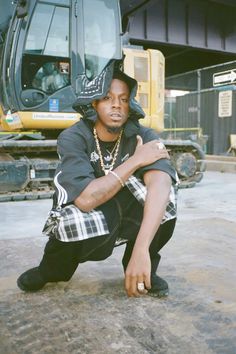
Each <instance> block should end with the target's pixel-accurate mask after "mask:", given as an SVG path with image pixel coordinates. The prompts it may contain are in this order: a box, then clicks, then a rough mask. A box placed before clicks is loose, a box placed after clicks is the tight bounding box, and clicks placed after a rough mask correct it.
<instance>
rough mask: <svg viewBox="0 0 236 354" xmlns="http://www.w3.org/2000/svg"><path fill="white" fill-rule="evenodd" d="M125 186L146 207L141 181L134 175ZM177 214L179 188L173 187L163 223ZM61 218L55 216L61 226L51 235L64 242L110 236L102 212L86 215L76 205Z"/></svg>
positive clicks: (71, 206)
mask: <svg viewBox="0 0 236 354" xmlns="http://www.w3.org/2000/svg"><path fill="white" fill-rule="evenodd" d="M125 184H126V186H127V188H128V189H129V190H130V192H131V193H132V194H133V195H134V197H135V198H136V199H137V200H138V201H139V202H140V203H141V204H142V205H144V202H145V198H146V194H147V188H146V186H145V185H144V184H143V183H142V182H141V180H140V179H138V178H137V177H135V176H133V175H132V176H131V177H130V178H129V179H128V180H127V181H126V183H125ZM176 212H177V188H176V186H172V187H171V191H170V198H169V203H168V205H167V208H166V212H165V214H164V217H163V220H162V223H164V222H166V221H168V220H170V219H174V218H175V217H176ZM60 216H61V217H60ZM60 216H56V215H55V217H58V218H59V224H58V227H57V228H55V230H53V231H52V233H51V234H52V235H53V236H54V237H56V238H57V239H59V240H61V241H63V242H71V241H81V240H85V239H88V238H92V237H97V236H103V235H107V234H109V230H108V226H107V223H106V219H105V216H104V214H103V213H102V211H100V210H92V211H90V212H86V213H85V212H82V211H81V210H80V209H79V208H77V207H76V206H75V205H68V206H66V207H65V208H63V209H62V210H61V211H60ZM52 217H53V215H52ZM75 235H76V236H75Z"/></svg>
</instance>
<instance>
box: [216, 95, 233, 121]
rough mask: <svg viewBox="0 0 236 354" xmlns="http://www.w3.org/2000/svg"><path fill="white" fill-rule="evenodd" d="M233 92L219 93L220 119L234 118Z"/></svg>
mask: <svg viewBox="0 0 236 354" xmlns="http://www.w3.org/2000/svg"><path fill="white" fill-rule="evenodd" d="M232 97H233V95H232V91H221V92H219V101H218V116H219V118H225V117H231V116H232Z"/></svg>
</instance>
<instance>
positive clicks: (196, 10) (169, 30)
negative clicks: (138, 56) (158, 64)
mask: <svg viewBox="0 0 236 354" xmlns="http://www.w3.org/2000/svg"><path fill="white" fill-rule="evenodd" d="M121 10H122V13H123V15H126V16H127V15H128V16H129V20H130V21H129V27H128V28H129V36H130V42H131V43H132V44H136V45H142V46H143V47H144V48H155V49H159V50H161V51H162V52H163V54H164V56H165V58H166V76H172V75H175V74H179V73H182V72H186V71H191V70H194V69H199V68H203V67H206V66H212V65H215V64H219V63H224V62H228V61H232V60H235V59H236V20H235V19H236V1H235V0H147V1H144V0H136V1H135V0H131V1H128V0H121Z"/></svg>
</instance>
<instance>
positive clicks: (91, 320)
mask: <svg viewBox="0 0 236 354" xmlns="http://www.w3.org/2000/svg"><path fill="white" fill-rule="evenodd" d="M50 206H51V201H50V200H38V201H26V202H11V203H1V204H0V223H1V226H0V234H1V236H0V260H1V267H0V353H1V354H14V353H20V354H31V353H32V354H36V353H37V354H39V353H43V354H46V353H47V354H53V353H55V354H67V353H73V354H74V353H76V354H113V353H119V354H125V353H127V354H146V353H158V354H159V353H163V354H177V353H178V354H204V353H207V354H208V353H209V354H211V353H217V354H235V353H236V271H235V258H236V257H235V256H236V177H235V174H230V173H224V174H223V173H220V172H206V173H205V176H204V178H203V180H202V181H201V182H200V183H199V184H198V185H197V186H196V187H195V188H193V189H183V190H180V192H179V218H178V224H177V227H176V231H175V235H174V237H173V238H172V240H171V241H170V242H169V243H168V244H167V246H166V247H165V248H164V249H163V251H162V253H161V254H162V262H161V264H160V266H159V274H160V276H162V277H164V278H165V279H166V280H167V281H168V283H169V286H170V295H169V297H168V298H166V299H162V300H159V299H155V298H152V297H149V296H145V297H142V298H127V296H126V294H125V291H124V288H123V272H122V267H121V262H120V260H121V256H122V252H123V246H121V247H120V248H117V249H115V251H114V253H113V255H112V256H111V257H110V258H109V259H108V260H106V261H103V262H90V263H86V264H83V265H81V266H79V267H78V269H77V271H76V273H75V275H74V277H73V278H72V279H71V280H70V282H68V283H63V282H61V283H58V284H48V285H46V287H45V288H44V289H43V290H41V291H39V292H37V293H24V292H22V291H20V290H19V289H18V288H17V286H16V279H17V277H18V275H19V274H20V273H21V272H23V271H25V270H26V269H28V268H29V267H32V266H35V265H37V264H38V262H39V260H40V258H41V256H42V252H43V248H44V244H45V242H46V239H45V237H42V236H41V229H42V226H43V223H44V219H45V218H46V215H47V212H48V210H49V209H50Z"/></svg>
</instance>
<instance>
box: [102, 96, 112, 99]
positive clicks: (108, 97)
mask: <svg viewBox="0 0 236 354" xmlns="http://www.w3.org/2000/svg"><path fill="white" fill-rule="evenodd" d="M110 98H111V97H110V96H105V97H104V98H103V99H104V100H109V99H110Z"/></svg>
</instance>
